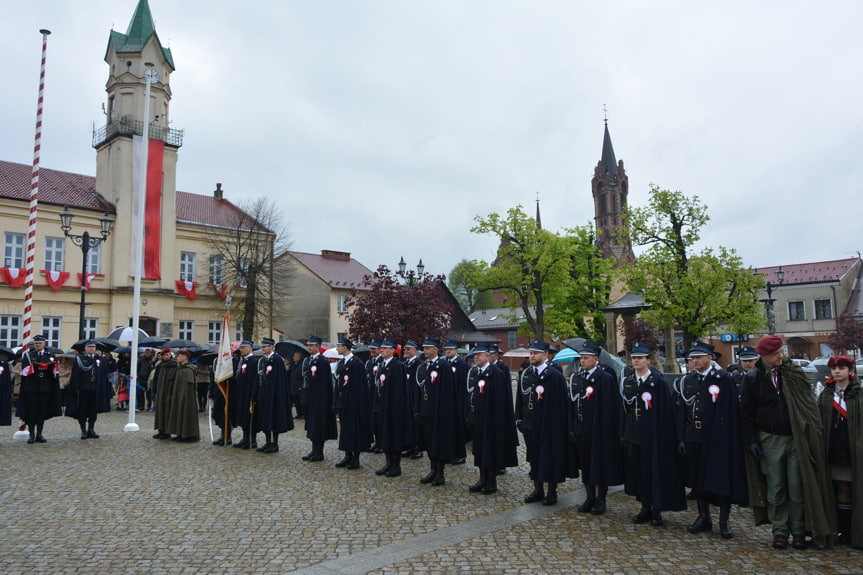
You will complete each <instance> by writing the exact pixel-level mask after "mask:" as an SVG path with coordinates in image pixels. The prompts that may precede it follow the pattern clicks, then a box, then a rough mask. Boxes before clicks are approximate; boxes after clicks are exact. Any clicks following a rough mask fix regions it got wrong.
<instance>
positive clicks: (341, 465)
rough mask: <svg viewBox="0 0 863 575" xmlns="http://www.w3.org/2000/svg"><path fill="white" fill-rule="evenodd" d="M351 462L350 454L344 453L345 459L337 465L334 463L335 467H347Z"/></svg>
mask: <svg viewBox="0 0 863 575" xmlns="http://www.w3.org/2000/svg"><path fill="white" fill-rule="evenodd" d="M352 460H353V458H352V457H351V454H350V453H349V452H345V457H344V459H342V460H341V461H339V462H338V463H336V467H347V466H348V465H349V464H350V462H351V461H352Z"/></svg>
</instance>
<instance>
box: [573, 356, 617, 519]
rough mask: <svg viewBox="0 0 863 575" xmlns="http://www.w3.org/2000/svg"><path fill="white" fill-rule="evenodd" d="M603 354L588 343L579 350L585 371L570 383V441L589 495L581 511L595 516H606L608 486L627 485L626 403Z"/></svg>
mask: <svg viewBox="0 0 863 575" xmlns="http://www.w3.org/2000/svg"><path fill="white" fill-rule="evenodd" d="M600 351H601V350H600V347H599V346H598V345H596V344H595V343H592V342H585V343H584V344H583V345H582V347H581V349H580V350H579V354H580V356H581V358H580V363H581V368H580V369H579V370H578V371H577V372H575V373H574V374H573V375H572V376H571V377H570V381H569V393H570V399H571V400H572V410H571V411H570V426H569V430H570V434H571V435H570V440H571V441H572V442H573V443H574V444H575V446H576V451H577V453H578V464H579V469H580V471H581V482H582V483H583V484H584V490H585V492H586V493H587V496H586V498H585V500H584V503H582V504H581V505H579V506H578V510H579V511H580V512H582V513H592V514H593V515H602V514H603V513H605V507H606V499H605V498H606V495H607V494H608V487H609V486H610V485H620V484H621V483H623V458H622V453H621V451H620V430H621V428H622V426H623V401H622V400H621V397H620V390H619V387H618V384H617V382H616V381H615V380H614V378H613V377H612V376H611V375H609V374H608V372H607V371H605V370H604V369H603V368H602V367H601V366H600V365H599V354H600Z"/></svg>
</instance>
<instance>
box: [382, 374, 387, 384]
mask: <svg viewBox="0 0 863 575" xmlns="http://www.w3.org/2000/svg"><path fill="white" fill-rule="evenodd" d="M386 382H387V374H385V373H382V374H381V387H383V386H384V384H385V383H386Z"/></svg>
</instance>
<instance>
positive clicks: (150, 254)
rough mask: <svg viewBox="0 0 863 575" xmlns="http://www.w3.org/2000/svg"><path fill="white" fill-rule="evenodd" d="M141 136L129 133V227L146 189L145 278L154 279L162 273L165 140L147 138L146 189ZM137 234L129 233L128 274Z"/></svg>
mask: <svg viewBox="0 0 863 575" xmlns="http://www.w3.org/2000/svg"><path fill="white" fill-rule="evenodd" d="M143 143H144V139H143V138H142V137H141V136H132V229H133V230H137V229H138V227H137V221H138V217H139V214H138V206H139V205H140V202H139V200H138V198H140V194H141V193H146V207H145V208H144V265H143V267H144V278H146V279H151V280H157V279H161V277H162V274H161V272H160V269H159V253H160V239H161V235H162V223H161V222H162V160H163V158H164V155H165V142H163V141H162V140H154V139H152V138H150V146H149V148H148V150H147V189H146V190H145V191H142V190H141V189H140V188H141V184H140V182H141V169H142V166H141V155H142V151H143ZM139 245H140V244H138V238H136V237H135V234H134V233H133V234H132V241H131V245H130V247H131V252H130V259H129V261H130V262H131V264H132V265H131V266H130V270H131V273H130V274H129V275H130V276H133V277H134V275H135V269H134V266H135V262H137V261H138V256H137V253H138V252H137V250H138V249H139V248H138V246H139Z"/></svg>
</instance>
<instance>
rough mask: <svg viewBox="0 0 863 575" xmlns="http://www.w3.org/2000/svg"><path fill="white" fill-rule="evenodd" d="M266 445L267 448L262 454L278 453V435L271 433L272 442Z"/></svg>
mask: <svg viewBox="0 0 863 575" xmlns="http://www.w3.org/2000/svg"><path fill="white" fill-rule="evenodd" d="M267 443H268V445H269V447H267V448H266V449H265V450H264V453H277V452H278V451H279V434H278V433H273V434H272V440H270V441H268V442H267Z"/></svg>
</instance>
